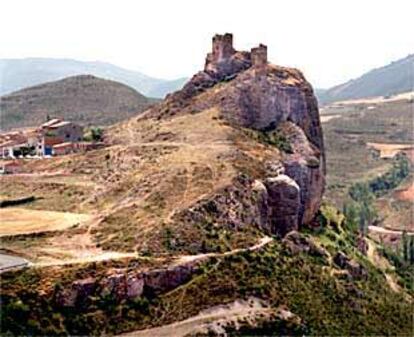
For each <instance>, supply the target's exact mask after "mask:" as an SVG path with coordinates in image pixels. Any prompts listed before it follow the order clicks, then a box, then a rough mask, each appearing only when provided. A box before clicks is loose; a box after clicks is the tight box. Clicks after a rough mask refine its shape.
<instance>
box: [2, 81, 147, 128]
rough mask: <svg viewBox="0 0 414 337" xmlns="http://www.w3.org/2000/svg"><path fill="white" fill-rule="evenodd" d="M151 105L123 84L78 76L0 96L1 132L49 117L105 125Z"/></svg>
mask: <svg viewBox="0 0 414 337" xmlns="http://www.w3.org/2000/svg"><path fill="white" fill-rule="evenodd" d="M151 103H153V100H150V99H148V98H146V97H145V96H143V95H141V94H140V93H138V92H136V91H135V90H134V89H132V88H130V87H127V86H126V85H124V84H121V83H117V82H113V81H108V80H104V79H101V78H97V77H94V76H91V75H79V76H74V77H69V78H65V79H63V80H59V81H56V82H49V83H45V84H41V85H37V86H34V87H30V88H26V89H23V90H20V91H17V92H14V93H11V94H9V95H5V96H2V97H0V114H1V115H0V119H1V125H0V128H1V130H7V129H10V128H19V127H27V126H37V125H39V124H41V123H42V122H44V121H45V120H46V118H47V116H49V117H54V118H63V119H67V120H70V121H75V122H79V123H81V124H83V125H107V124H112V123H115V122H118V121H121V120H123V119H126V118H128V117H130V116H134V115H136V114H138V113H140V112H142V111H143V110H145V109H146V108H148V107H149V106H150V104H151Z"/></svg>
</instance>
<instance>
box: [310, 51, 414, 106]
mask: <svg viewBox="0 0 414 337" xmlns="http://www.w3.org/2000/svg"><path fill="white" fill-rule="evenodd" d="M413 78H414V54H409V55H407V56H406V57H404V58H401V59H398V60H396V61H393V62H391V63H389V64H387V65H385V66H382V67H377V68H374V69H372V70H370V71H368V72H366V73H364V74H362V75H361V76H359V77H357V78H355V79H351V80H349V81H346V82H344V83H341V84H338V85H335V86H333V87H331V88H328V89H318V90H316V92H317V94H318V98H319V101H320V102H321V103H330V102H334V101H343V100H349V99H359V98H368V97H375V96H390V95H395V94H399V93H403V92H408V91H413V90H414V80H413Z"/></svg>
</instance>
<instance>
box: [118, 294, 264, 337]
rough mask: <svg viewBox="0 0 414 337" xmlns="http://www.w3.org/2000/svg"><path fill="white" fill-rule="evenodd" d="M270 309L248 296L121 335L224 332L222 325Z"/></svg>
mask: <svg viewBox="0 0 414 337" xmlns="http://www.w3.org/2000/svg"><path fill="white" fill-rule="evenodd" d="M271 313H272V310H271V309H270V308H266V307H265V305H264V304H263V302H262V301H260V300H258V299H255V298H250V299H249V300H248V301H244V300H237V301H234V302H233V303H230V304H226V305H218V306H215V307H212V308H209V309H207V310H203V311H201V312H200V313H199V314H198V315H196V316H193V317H190V318H188V319H186V320H183V321H180V322H176V323H172V324H169V325H165V326H161V327H158V328H153V329H146V330H140V331H134V332H129V333H126V334H122V335H119V336H122V337H183V336H187V335H189V334H197V333H207V332H208V331H209V330H213V331H215V332H216V333H218V334H220V335H221V334H222V333H224V332H225V331H224V329H223V326H226V325H228V324H230V323H234V324H236V325H237V324H238V321H241V320H252V319H254V318H256V317H259V316H261V317H263V316H266V315H270V314H271Z"/></svg>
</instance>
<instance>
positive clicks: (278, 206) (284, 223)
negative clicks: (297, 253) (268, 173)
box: [265, 174, 300, 237]
mask: <svg viewBox="0 0 414 337" xmlns="http://www.w3.org/2000/svg"><path fill="white" fill-rule="evenodd" d="M265 186H266V188H267V192H268V200H267V203H268V208H269V223H270V229H271V233H274V234H277V235H279V236H282V237H283V236H285V235H286V234H287V233H288V232H290V231H292V230H297V229H298V227H299V210H300V188H299V186H298V184H297V183H296V182H295V181H294V180H293V179H291V178H290V177H288V176H287V175H284V174H281V175H279V176H277V177H273V178H267V179H266V180H265Z"/></svg>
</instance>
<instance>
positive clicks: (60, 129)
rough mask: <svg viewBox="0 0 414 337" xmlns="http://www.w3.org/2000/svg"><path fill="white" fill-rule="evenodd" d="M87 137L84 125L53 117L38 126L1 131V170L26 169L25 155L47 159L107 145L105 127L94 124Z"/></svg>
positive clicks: (19, 171)
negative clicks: (104, 134)
mask: <svg viewBox="0 0 414 337" xmlns="http://www.w3.org/2000/svg"><path fill="white" fill-rule="evenodd" d="M89 133H90V135H88V136H87V137H85V129H84V127H83V126H81V125H79V124H77V123H75V122H71V121H66V120H62V119H59V118H52V119H49V120H48V121H46V122H45V123H43V124H41V125H40V126H38V127H35V128H27V129H23V130H17V131H10V132H4V133H1V134H0V174H13V173H21V172H22V164H23V161H22V160H23V159H45V158H50V157H52V156H62V155H67V154H70V153H75V152H86V151H89V150H92V149H97V148H100V147H102V146H103V143H102V141H101V129H99V128H91V129H90V130H89Z"/></svg>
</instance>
